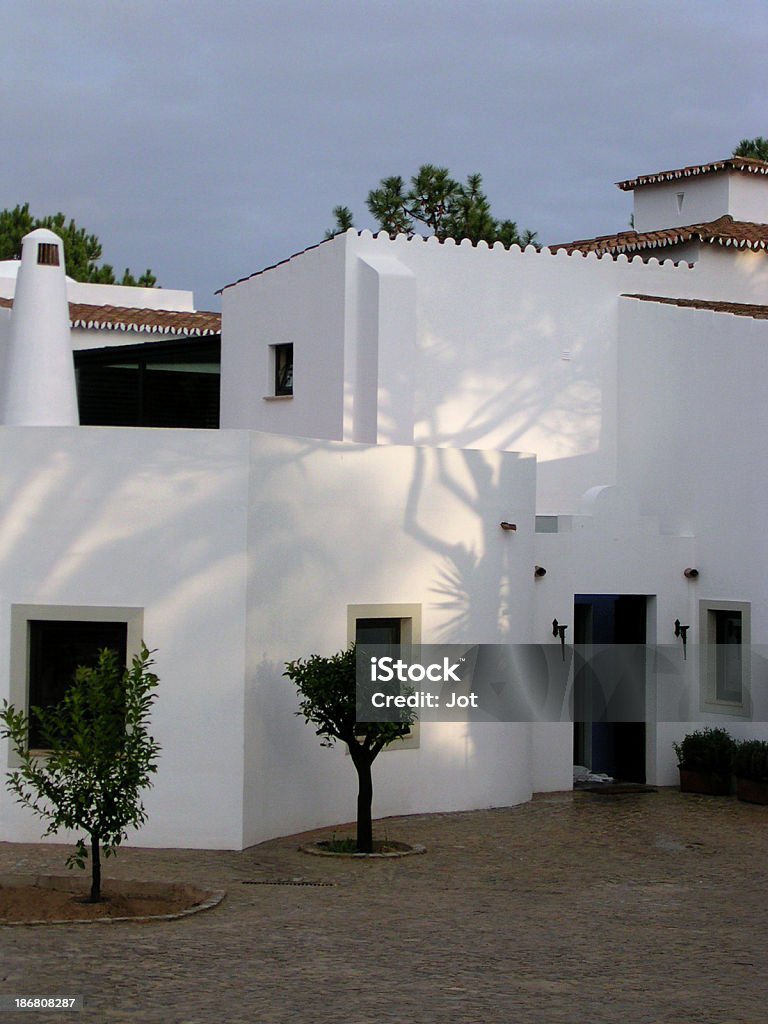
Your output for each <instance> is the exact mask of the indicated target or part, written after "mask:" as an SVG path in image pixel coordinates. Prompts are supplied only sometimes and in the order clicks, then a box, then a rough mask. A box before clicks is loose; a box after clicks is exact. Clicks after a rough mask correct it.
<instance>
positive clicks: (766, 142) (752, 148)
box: [733, 135, 768, 160]
mask: <svg viewBox="0 0 768 1024" xmlns="http://www.w3.org/2000/svg"><path fill="white" fill-rule="evenodd" d="M733 155H734V156H747V157H751V158H752V159H753V160H768V139H764V138H763V137H762V135H756V136H755V138H754V139H742V140H741V142H740V143H739V144H738V146H737V147H736V149H734V151H733Z"/></svg>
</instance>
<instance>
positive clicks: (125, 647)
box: [10, 605, 142, 750]
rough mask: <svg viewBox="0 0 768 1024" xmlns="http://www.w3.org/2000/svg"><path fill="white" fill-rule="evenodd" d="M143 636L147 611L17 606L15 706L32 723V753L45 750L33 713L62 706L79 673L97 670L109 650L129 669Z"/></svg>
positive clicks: (13, 626) (13, 627) (13, 653)
mask: <svg viewBox="0 0 768 1024" xmlns="http://www.w3.org/2000/svg"><path fill="white" fill-rule="evenodd" d="M141 632H142V613H141V609H136V608H90V607H79V606H66V607H63V606H45V605H13V607H12V609H11V694H10V702H11V703H12V704H14V705H15V706H16V707H17V708H20V709H23V710H24V711H25V712H26V714H27V715H28V717H29V746H30V749H32V750H44V749H45V737H44V736H43V735H42V732H41V730H40V726H39V723H38V721H37V719H36V717H35V714H34V712H33V710H32V709H33V708H35V707H42V708H50V707H55V706H56V705H57V704H58V703H60V701H61V700H62V699H63V697H64V695H65V693H66V692H67V688H68V687H69V685H70V683H71V682H72V679H73V677H74V674H75V671H76V669H77V668H78V667H79V666H81V665H84V666H88V667H92V666H94V665H95V664H96V663H97V661H98V656H99V651H101V650H102V649H103V648H105V647H107V648H109V649H110V650H113V651H115V652H116V654H117V657H118V660H119V661H120V663H121V664H122V665H127V664H128V661H129V659H130V658H131V657H132V656H133V655H134V654H136V653H138V651H139V648H140V646H141Z"/></svg>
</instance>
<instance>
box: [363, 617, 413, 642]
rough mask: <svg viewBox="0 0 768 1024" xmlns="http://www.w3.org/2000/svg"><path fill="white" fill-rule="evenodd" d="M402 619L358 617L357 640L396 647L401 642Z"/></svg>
mask: <svg viewBox="0 0 768 1024" xmlns="http://www.w3.org/2000/svg"><path fill="white" fill-rule="evenodd" d="M401 625H402V620H401V619H358V620H357V622H356V624H355V642H356V643H358V644H365V646H366V647H367V646H369V645H370V644H378V645H380V646H385V647H396V646H397V645H398V644H399V643H400V635H401Z"/></svg>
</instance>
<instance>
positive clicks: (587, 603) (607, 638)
mask: <svg viewBox="0 0 768 1024" xmlns="http://www.w3.org/2000/svg"><path fill="white" fill-rule="evenodd" d="M647 610H648V599H647V598H646V597H645V596H644V595H637V594H577V595H576V596H575V598H574V616H573V623H574V633H573V642H574V644H584V645H589V644H601V645H602V644H637V645H644V644H645V643H646V619H647ZM590 685H591V677H590V669H589V668H588V667H586V668H582V669H580V670H579V671H577V673H576V677H575V679H574V693H575V709H576V711H575V718H576V720H575V721H574V727H573V728H574V737H573V756H574V764H581V765H586V766H587V767H588V768H590V769H591V770H592V771H593V772H605V773H606V774H607V775H611V776H613V778H614V779H616V780H619V781H621V782H640V783H644V782H645V664H644V658H641V659H639V660H638V662H637V667H636V671H635V672H634V673H633V674H632V675H631V676H629V677H627V676H626V675H623V676H622V684H621V685H622V687H624V688H625V692H624V693H623V694H622V706H623V707H627V706H630V707H632V708H634V709H636V711H635V715H636V717H637V721H621V722H593V721H590V720H589V716H588V714H585V713H584V709H585V708H587V707H588V706H589V699H588V694H589V688H590Z"/></svg>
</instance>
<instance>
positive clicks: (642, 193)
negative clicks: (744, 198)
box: [632, 174, 768, 231]
mask: <svg viewBox="0 0 768 1024" xmlns="http://www.w3.org/2000/svg"><path fill="white" fill-rule="evenodd" d="M733 177H741V175H733ZM728 178H729V175H727V174H708V175H698V176H697V177H695V178H693V177H691V178H678V179H675V180H674V181H667V182H659V183H654V184H652V185H641V186H640V187H639V188H636V189H635V190H634V192H633V204H632V215H633V218H634V230H635V231H659V230H661V229H664V228H674V227H681V226H683V225H685V224H700V223H702V222H703V221H710V220H716V219H717V218H718V217H722V216H723V214H726V213H732V211H731V210H730V209H729V199H730V196H729V189H728ZM681 193H682V197H683V199H682V208H680V206H679V201H678V196H679V195H680V194H681ZM766 212H767V213H768V211H766ZM764 219H765V218H764Z"/></svg>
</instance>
